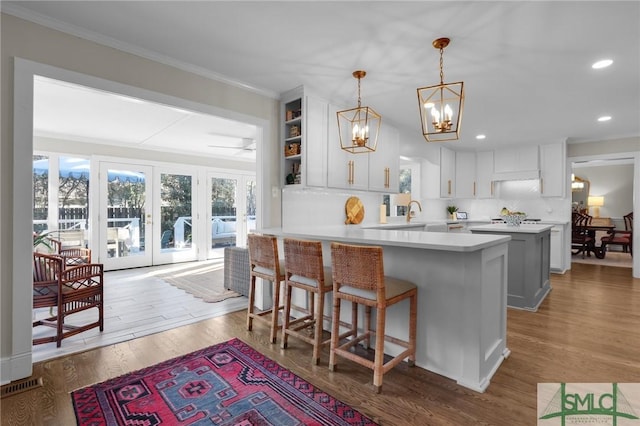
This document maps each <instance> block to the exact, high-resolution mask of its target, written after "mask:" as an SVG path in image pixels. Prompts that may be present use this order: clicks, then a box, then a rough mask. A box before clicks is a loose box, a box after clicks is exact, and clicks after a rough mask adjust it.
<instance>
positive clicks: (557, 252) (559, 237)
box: [549, 225, 565, 272]
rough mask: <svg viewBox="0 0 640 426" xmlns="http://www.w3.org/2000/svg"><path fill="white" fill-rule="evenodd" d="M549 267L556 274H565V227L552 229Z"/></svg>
mask: <svg viewBox="0 0 640 426" xmlns="http://www.w3.org/2000/svg"><path fill="white" fill-rule="evenodd" d="M549 267H550V269H551V270H552V271H554V272H564V271H565V267H564V226H562V225H554V227H553V228H551V238H550V254H549Z"/></svg>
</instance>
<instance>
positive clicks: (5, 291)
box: [0, 14, 280, 383]
mask: <svg viewBox="0 0 640 426" xmlns="http://www.w3.org/2000/svg"><path fill="white" fill-rule="evenodd" d="M0 30H1V31H2V33H1V41H2V46H1V47H2V48H1V51H0V54H1V73H0V74H1V92H2V97H1V100H0V102H1V104H0V110H1V126H0V128H1V133H0V135H1V139H0V197H1V198H2V200H3V202H2V205H1V206H0V259H1V268H0V382H1V383H6V382H8V381H11V380H16V379H20V378H23V377H26V376H29V375H30V374H31V293H30V284H29V283H30V282H31V262H30V260H29V254H30V252H31V250H32V247H31V245H32V243H31V241H30V240H31V237H30V230H31V229H32V226H31V218H30V216H29V215H28V212H29V211H30V208H31V207H30V206H31V190H30V186H31V185H30V183H29V182H30V180H31V177H30V168H31V152H32V143H33V141H32V135H31V130H30V129H32V117H31V116H30V114H31V113H32V112H31V110H30V109H29V103H30V102H31V103H32V101H29V99H28V96H27V99H16V98H14V87H15V85H17V84H19V85H20V87H22V88H24V90H23V92H32V91H33V82H32V80H33V76H32V74H30V73H31V72H32V71H31V70H29V72H26V73H25V72H23V71H24V69H21V70H20V71H19V72H17V73H16V71H15V68H14V66H15V64H16V63H18V64H19V63H29V64H35V65H37V68H38V69H40V70H42V69H43V68H44V69H46V70H47V72H51V73H53V74H60V73H66V74H65V75H70V74H71V75H76V76H77V75H80V76H86V80H91V81H92V82H96V81H100V82H105V84H106V83H109V86H117V87H118V88H120V89H122V90H126V91H132V92H134V93H126V94H133V95H136V94H138V95H140V94H143V96H142V98H147V95H153V96H155V97H156V98H160V99H162V100H163V103H167V102H166V101H167V100H168V99H170V100H171V102H173V101H174V100H179V101H180V102H181V103H182V106H183V107H187V108H188V105H191V106H197V108H195V109H196V110H202V112H205V113H212V112H214V111H215V112H220V114H216V115H223V116H224V114H229V116H228V117H229V118H234V119H239V120H240V121H245V120H246V121H247V122H251V123H254V124H256V125H259V126H262V127H263V128H265V130H266V133H265V134H264V135H263V142H264V146H265V150H264V158H263V159H264V162H263V163H262V164H260V165H258V169H259V170H258V171H257V177H258V186H259V190H260V191H261V194H260V195H259V198H260V199H262V202H263V204H262V208H263V209H264V210H263V211H262V213H263V214H262V217H263V218H266V219H267V221H266V222H265V223H264V225H266V226H278V225H279V224H280V199H279V197H278V193H277V192H276V197H275V198H274V197H272V196H271V194H272V191H271V189H272V186H273V185H278V182H279V178H278V177H279V175H280V171H279V170H278V167H271V166H270V165H273V164H276V165H277V164H279V159H280V150H279V149H278V148H277V147H278V143H277V141H278V129H279V102H278V100H277V99H276V97H275V96H274V97H269V96H266V95H265V94H259V93H257V92H253V91H249V90H246V89H243V88H240V87H235V86H231V85H229V84H225V83H222V82H219V81H216V80H213V79H212V78H210V77H208V76H203V75H197V74H194V73H192V72H188V71H184V70H181V69H178V68H175V67H172V66H169V65H164V64H161V63H158V62H155V61H152V60H149V59H145V58H142V57H139V56H136V55H132V54H129V53H124V52H122V51H119V50H117V49H114V48H111V47H106V46H103V45H100V44H97V43H95V42H91V41H87V40H84V39H81V38H79V37H75V36H70V35H67V34H64V33H62V32H59V31H56V30H52V29H49V28H46V27H43V26H41V25H37V24H33V23H30V22H27V21H24V20H22V19H19V18H16V17H13V16H9V15H6V14H2V15H1V23H0ZM16 58H21V59H24V60H26V61H22V62H21V61H20V60H17V59H16ZM31 67H32V68H34V66H31ZM56 77H57V75H54V76H53V78H56ZM29 79H31V80H29ZM94 87H95V86H94ZM107 89H108V88H107ZM28 94H29V93H27V95H28ZM147 99H148V98H147ZM156 100H158V99H156ZM14 101H15V103H14ZM171 102H169V104H171ZM176 106H180V104H179V103H178V104H176ZM14 126H15V129H14ZM262 167H264V169H262ZM263 170H264V172H263ZM15 177H18V179H16V178H15ZM16 265H17V266H16Z"/></svg>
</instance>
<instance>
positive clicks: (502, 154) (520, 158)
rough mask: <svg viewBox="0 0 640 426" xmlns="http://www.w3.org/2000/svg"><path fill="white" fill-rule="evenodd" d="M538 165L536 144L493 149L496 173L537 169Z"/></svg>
mask: <svg viewBox="0 0 640 426" xmlns="http://www.w3.org/2000/svg"><path fill="white" fill-rule="evenodd" d="M538 167H539V165H538V145H527V146H522V147H516V148H500V149H496V150H495V151H494V171H495V172H496V173H509V172H522V171H537V170H538Z"/></svg>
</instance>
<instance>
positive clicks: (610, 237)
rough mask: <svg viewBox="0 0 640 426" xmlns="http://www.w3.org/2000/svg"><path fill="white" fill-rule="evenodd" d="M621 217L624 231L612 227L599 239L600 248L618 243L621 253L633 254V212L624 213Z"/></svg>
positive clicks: (603, 248)
mask: <svg viewBox="0 0 640 426" xmlns="http://www.w3.org/2000/svg"><path fill="white" fill-rule="evenodd" d="M623 219H624V227H625V229H624V231H623V230H621V229H613V230H612V231H610V232H609V234H607V235H605V236H603V237H602V238H601V239H600V242H601V243H602V250H603V251H604V250H606V247H607V246H610V245H619V246H621V247H622V251H623V253H630V254H631V256H633V212H631V213H629V214H626V215H624V216H623Z"/></svg>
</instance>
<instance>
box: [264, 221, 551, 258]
mask: <svg viewBox="0 0 640 426" xmlns="http://www.w3.org/2000/svg"><path fill="white" fill-rule="evenodd" d="M534 226H537V225H534ZM550 228H551V227H549V229H550ZM258 232H262V233H265V234H272V235H276V236H279V237H284V236H291V237H293V238H307V239H317V240H323V241H338V242H345V243H352V244H376V245H382V246H397V247H414V248H419V249H425V250H443V251H453V252H472V251H476V250H482V249H484V248H487V247H492V246H495V245H499V244H503V243H506V242H508V241H509V240H510V239H511V237H509V236H508V235H504V236H499V235H491V234H470V233H466V234H465V233H447V232H416V231H410V230H398V229H379V228H378V229H370V228H363V227H361V226H358V225H336V226H323V227H318V228H313V227H291V228H289V227H288V228H286V229H285V230H283V229H282V228H264V229H260V230H258Z"/></svg>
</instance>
